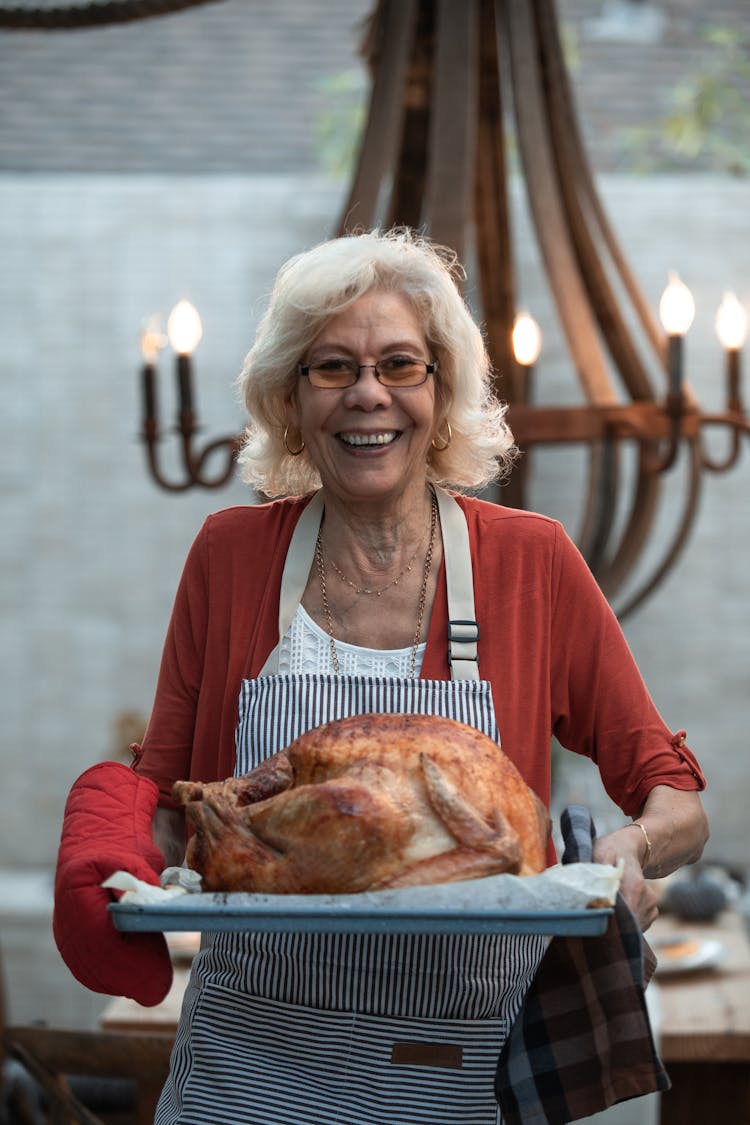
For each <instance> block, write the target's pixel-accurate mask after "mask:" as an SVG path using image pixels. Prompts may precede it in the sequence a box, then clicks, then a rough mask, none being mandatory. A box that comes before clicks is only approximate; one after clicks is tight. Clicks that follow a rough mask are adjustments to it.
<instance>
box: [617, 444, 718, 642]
mask: <svg viewBox="0 0 750 1125" xmlns="http://www.w3.org/2000/svg"><path fill="white" fill-rule="evenodd" d="M688 452H689V456H690V479H689V482H688V487H687V489H686V493H685V503H684V505H683V510H682V516H681V519H680V523H679V525H678V527H677V529H676V531H675V534H674V535H673V536H672V540H671V542H670V544H669V547H668V548H667V550H666V551H665V553H664V555H663V557H662V560H661V562H660V563H659V565H658V566H657V567H656V568H655V569H654V570H653V572H652V573H651V575H650V576H649V578H648V579H646V581H644V582H643V583H642V584H641V585H640V586H639V587H638V589H637V590H636V591H635V593H633V594H631V595H630V597H629V598H628V599H627V600H626V601H625V603H624V604H623V605H622V606H621V607H619V608H616V609H615V612H616V614H617V616H618V618H619V619H620V621H624V620H625V618H626V617H628V616H629V615H630V614H631V613H633V611H634V610H636V609H637V608H638V607H639V606H640V605H642V604H643V602H644V601H645V600H646V599H647V598H649V597H650V596H651V594H653V592H654V591H655V590H656V589H657V587H658V586H660V585H661V583H662V582H663V581H664V579H665V578H666V576H667V575H668V574H669V572H670V571H671V570H672V568H673V567H674V565H675V563H676V562H677V559H678V558H679V557H680V555H681V554H682V552H683V551H684V549H685V546H686V544H687V541H688V539H689V537H690V533H691V531H692V529H693V525H694V523H695V517H696V515H697V512H698V501H699V499H700V493H701V487H702V484H703V475H702V471H701V470H702V454H701V448H700V441H699V440H698V439H697V438H691V439H690V441H689V442H688Z"/></svg>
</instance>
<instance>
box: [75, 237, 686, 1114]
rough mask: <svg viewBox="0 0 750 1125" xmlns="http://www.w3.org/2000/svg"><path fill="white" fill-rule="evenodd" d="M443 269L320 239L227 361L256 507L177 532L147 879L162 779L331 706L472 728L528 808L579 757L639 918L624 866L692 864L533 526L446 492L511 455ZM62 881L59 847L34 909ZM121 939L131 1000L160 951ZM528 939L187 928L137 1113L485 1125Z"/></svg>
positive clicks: (554, 544)
mask: <svg viewBox="0 0 750 1125" xmlns="http://www.w3.org/2000/svg"><path fill="white" fill-rule="evenodd" d="M455 276H456V267H455V263H454V262H453V260H452V259H451V257H450V255H449V254H447V253H446V252H444V251H442V250H441V249H439V248H437V247H434V246H432V245H430V244H429V243H428V242H427V241H425V240H423V239H421V238H418V237H416V236H414V235H412V234H410V233H408V232H405V231H394V232H390V233H387V234H380V233H368V234H362V235H357V236H352V237H347V238H340V239H335V240H333V241H330V242H326V243H324V244H322V245H320V246H317V247H316V248H314V249H313V250H311V251H309V252H307V253H303V254H300V255H299V256H297V257H295V258H293V259H292V260H291V261H289V262H288V263H287V264H286V265H285V266H284V267H283V268H282V269H281V271H280V273H279V275H278V279H277V282H276V285H275V288H274V291H273V293H272V296H271V300H270V305H269V308H268V311H267V313H266V315H265V317H264V319H263V321H262V323H261V325H260V327H259V330H258V333H257V338H256V341H255V344H254V347H253V348H252V350H251V352H250V354H249V355H248V357H247V360H246V363H245V367H244V371H243V374H242V387H243V392H244V398H245V403H246V406H247V410H248V414H249V417H250V426H249V429H248V435H247V440H246V443H245V446H244V449H243V451H242V453H241V457H240V460H241V463H242V467H243V471H244V477H245V480H246V481H247V482H248V483H249V484H252V485H253V486H255V488H256V489H257V490H259V491H260V492H261V493H264V494H265V495H266V496H268V497H285V498H278V499H273V500H270V501H269V502H267V503H263V504H257V505H253V506H248V507H242V508H232V509H229V510H227V511H223V512H219V513H218V514H216V515H213V516H211V517H210V518H209V519H208V520H207V521H206V523H205V525H204V527H203V529H202V530H201V532H200V533H199V535H198V537H197V539H196V540H195V543H194V545H193V547H192V549H191V551H190V554H189V557H188V560H187V563H186V566H185V570H184V573H183V577H182V580H181V583H180V587H179V591H178V594H177V598H176V602H175V606H174V611H173V615H172V619H171V623H170V626H169V633H168V636H167V641H166V646H165V650H164V655H163V661H162V667H161V672H160V676H159V682H158V686H157V692H156V698H155V702H154V708H153V713H152V716H151V720H150V723H149V727H148V731H147V733H146V736H145V739H144V742H143V746H142V747H139V748H136V762H135V764H134V769H135V772H134V773H131V774H130V777H131V779H132V782H131V784H132V786H133V787H134V788H133V794H132V796H129V797H128V800H130V801H131V802H132V803H134V805H135V806H136V807H137V808H138V809H139V810H140V815H142V816H143V817H145V818H147V819H146V820H144V822H143V823H144V824H150V818H151V814H152V813H153V812H154V808H155V806H156V805H157V801H158V808H157V809H156V811H155V815H154V819H153V825H154V835H153V840H154V841H155V844H154V843H152V841H151V838H150V833H149V839H148V840H147V841H146V843H145V844H143V846H141V845H139V843H138V840H135V841H134V840H131V841H130V843H129V845H128V846H129V849H130V852H129V858H130V859H131V860H133V858H134V856H133V853H134V852H135V853H140V855H141V856H144V855H146V859H147V869H148V868H149V867H150V869H152V870H151V873H150V875H148V876H147V877H150V878H151V880H152V881H153V879H154V874H153V872H155V871H158V870H159V867H160V865H161V864H163V862H164V860H165V859H166V860H167V861H173V862H174V861H177V862H179V861H180V859H181V858H182V855H183V853H184V824H183V819H182V813H181V812H180V811H178V810H176V809H175V807H174V804H173V802H172V798H171V791H172V785H173V783H174V782H175V780H177V779H180V778H188V777H190V778H195V779H200V780H203V781H208V780H212V779H219V778H224V777H228V776H230V775H232V774H235V775H241V774H243V773H246V772H248V771H249V770H251V769H253V768H254V767H255V766H257V765H258V764H259V763H260V762H262V761H264V760H265V759H266V758H267V757H269V756H270V755H271V754H274V753H275V752H277V751H278V750H280V749H281V748H283V747H284V746H286V745H287V744H288V743H289V742H290V741H291V740H292V739H293V738H294V737H296V736H297V735H299V734H300V733H303V732H304V731H306V730H308V729H310V728H312V727H315V726H318V725H320V724H321V723H323V722H325V721H327V720H329V719H332V718H338V717H341V716H344V715H347V714H352V713H361V712H366V711H375V710H377V711H381V712H382V711H399V712H403V711H407V712H408V711H411V712H415V713H417V712H418V713H433V714H442V715H445V716H448V717H454V718H461V719H462V721H464V722H468V723H470V724H471V725H473V726H475V727H476V728H478V729H479V730H481V731H482V732H484V733H485V734H488V735H490V736H491V737H492V738H494V739H495V740H497V741H498V742H501V743H502V746H503V748H504V750H505V752H506V753H507V754H508V755H509V757H510V758H511V759H512V761H513V762H514V763H515V764H516V765H517V767H518V768H519V770H520V771H521V773H522V775H523V777H524V778H525V779H526V781H527V782H528V784H529V785H530V786H531V787H532V788H533V789H534V790H535V791H536V793H537V794H538V795H539V797H540V798H541V799H542V801H544V802H545V803H548V802H549V797H550V744H551V739H552V736H553V735H554V736H555V737H556V738H557V739H558V740H559V741H560V742H561V743H562V745H563V746H565V747H568V748H569V749H571V750H573V751H575V752H577V753H580V754H585V755H588V756H589V757H590V758H592V759H593V760H594V761H595V762H596V763H597V766H598V768H599V770H600V773H601V777H602V781H603V784H604V786H605V788H606V790H607V792H608V793H609V794H610V796H611V797H612V798H613V799H614V800H615V801H616V802H617V803H618V805H619V806H620V808H621V809H622V810H623V812H624V813H625V814H627V815H628V816H629V817H635V818H637V819H635V820H631V821H629V822H628V823H625V824H624V825H623V826H622V827H621V828H619V829H618V830H617V831H616V832H613V833H611V834H610V835H609V836H605V837H603V838H602V839H600V840H599V841H598V842H597V844H596V852H595V858H596V859H597V860H599V861H601V862H616V861H617V860H618V859H620V858H622V859H623V860H624V862H625V875H624V879H623V883H622V891H623V894H624V895H625V897H626V898H627V899H628V901H629V902H630V904H631V906H632V908H633V910H634V912H635V914H636V915H637V917H638V919H639V920H640V922H641V924H642V926H643V927H644V928H645V927H646V926H648V925H649V924H650V922H651V921H652V920H653V918H654V916H655V914H656V905H655V898H654V895H653V893H652V891H651V890H650V888H649V886H648V884H647V882H646V881H645V880H646V878H648V877H656V876H661V875H665V874H667V873H668V872H669V871H672V870H673V869H674V868H676V867H677V866H678V865H681V864H683V863H685V862H690V861H693V860H695V859H697V858H698V856H699V855H700V853H701V850H702V847H703V844H704V842H705V839H706V835H707V830H706V822H705V817H704V814H703V811H702V807H701V804H700V798H699V796H698V790H700V789H702V788H703V785H704V781H703V778H702V775H701V772H700V768H699V766H698V764H697V762H696V761H695V759H694V757H693V755H692V754H691V752H690V750H689V749H688V748H687V746H686V745H685V738H684V733H683V732H678V733H676V734H675V733H672V731H671V730H669V729H668V728H667V727H666V725H665V723H664V722H663V720H662V719H661V717H660V715H659V714H658V712H657V710H656V708H655V706H654V704H653V702H652V701H651V699H650V697H649V695H648V692H647V690H646V688H645V687H644V684H643V682H642V680H641V677H640V675H639V673H638V671H637V669H636V667H635V664H634V662H633V659H632V657H631V655H630V652H629V650H628V648H627V645H626V643H625V640H624V638H623V636H622V633H621V631H620V629H619V626H618V624H617V622H616V620H615V618H614V616H613V615H612V613H611V611H610V609H609V607H608V606H607V604H606V602H605V600H604V598H603V597H602V595H601V594H600V592H599V590H598V588H597V586H596V584H595V583H594V581H593V579H592V578H591V576H590V573H589V571H588V569H587V567H586V565H585V563H584V562H583V560H582V559H581V557H580V555H579V554H578V552H577V550H576V549H575V547H574V546H573V545H572V543H571V542H570V540H569V539H568V538H567V537H566V535H565V533H564V532H563V530H562V528H561V527H560V525H559V524H558V523H556V522H555V521H553V520H551V519H548V518H546V517H544V516H540V515H535V514H531V513H529V512H525V511H516V510H510V509H506V508H503V507H501V506H498V505H494V504H490V503H487V502H483V501H481V500H478V499H474V498H470V497H469V496H467V495H466V494H465V493H466V492H467V491H469V490H477V489H479V488H481V487H482V486H484V485H486V484H487V483H488V482H490V481H491V480H493V479H495V478H496V477H497V476H498V474H502V473H505V472H507V471H508V469H509V467H510V466H511V464H512V461H513V456H514V453H515V450H514V447H513V442H512V436H511V434H510V432H509V431H508V428H507V425H506V422H505V420H504V410H503V408H502V407H501V405H500V404H499V403H498V402H497V401H496V400H495V399H494V398H493V395H492V393H491V389H490V378H489V375H490V371H489V362H488V357H487V354H486V351H485V348H484V345H483V341H482V336H481V333H480V331H479V329H478V327H477V326H476V324H475V322H474V321H473V319H472V317H471V315H470V314H469V312H468V310H467V308H466V306H465V304H464V302H463V300H462V298H461V296H460V293H459V290H458V288H457V285H456V281H455ZM447 486H449V487H450V488H451V489H452V490H453V491H447V490H446V488H447ZM460 490H463V491H460ZM238 700H239V713H238ZM142 836H143V833H141V838H142ZM64 841H65V834H64ZM156 845H158V847H157V846H156ZM112 851H113V854H112V863H113V864H114V863H115V862H118V864H119V865H123V862H122V860H123V856H122V849H121V850H120V852H118V851H117V848H116V847H113V849H112ZM146 853H147V854H146ZM66 854H67V853H66ZM126 858H128V857H126ZM550 859H551V860H552V859H553V857H552V855H550ZM141 866H142V868H143V864H142V865H141ZM131 869H132V863H131ZM65 871H66V868H65V863H64V862H63V861H62V859H61V863H60V865H59V868H58V901H59V904H60V903H62V902H63V901H65V899H64V895H65V888H66V882H65ZM136 873H137V872H136ZM91 882H92V885H93V879H92V880H91ZM90 889H91V888H90ZM92 893H93V890H92ZM96 893H97V894H98V895H100V896H101V898H97V900H96V911H98V915H97V917H98V918H99V921H98V922H97V923H96V924H97V925H99V926H101V925H102V924H103V923H101V916H102V915H103V913H104V906H105V902H106V892H101V891H99V890H98V887H97V891H96ZM92 903H93V900H92ZM70 913H71V911H70V910H64V909H62V908H61V906H60V905H58V911H57V914H56V930H57V933H58V942H59V943H60V945H61V949H63V953H64V955H66V953H67V956H68V960H69V964H71V967H72V968H73V970H74V971H75V972H77V974H78V975H81V973H82V972H85V971H86V970H85V969H83V968H81V963H80V961H77V960H76V952H75V947H76V940H75V939H74V938H71V935H70V930H71V929H74V930H75V932H76V934H80V932H81V930H82V929H85V927H86V926H89V927H92V926H93V925H94V922H93V920H92V916H93V914H94V909H93V905H91V906H89V905H88V904H87V912H86V911H81V910H78V911H77V914H76V920H75V923H73V922H70V921H68V917H69V915H70ZM109 940H110V942H114V941H116V940H118V939H117V938H114V937H112V935H110V937H109ZM119 940H120V941H121V942H123V941H124V939H119ZM128 940H129V941H130V943H131V944H130V945H129V946H128V956H129V957H131V958H132V965H133V966H134V965H135V964H140V966H141V969H142V978H143V981H144V983H143V985H142V993H141V995H142V998H145V999H146V1000H147V1001H150V1002H154V999H158V998H159V995H160V992H161V991H163V985H164V979H163V975H162V977H160V976H159V974H160V972H161V973H162V974H163V964H162V959H163V956H164V954H163V950H162V949H160V948H156V947H155V946H154V944H153V941H154V940H155V939H151V938H149V939H146V938H145V936H143V935H140V938H133V937H132V936H131V937H129V939H128ZM139 940H140V944H139ZM147 940H148V941H151V944H150V945H147ZM543 948H544V942H543V939H541V938H538V937H536V936H530V937H528V938H518V937H510V938H509V937H503V936H494V935H492V936H474V935H460V936H436V935H433V936H430V937H425V936H413V935H399V936H394V935H382V934H371V935H362V934H360V935H352V936H341V935H326V934H320V935H283V934H281V935H277V934H272V935H258V934H236V933H233V934H214V935H205V936H204V942H203V947H202V950H201V952H200V953H199V954H198V956H197V958H196V961H195V964H194V967H193V973H192V980H191V985H190V987H189V990H188V993H187V996H186V1000H185V1005H184V1010H183V1016H182V1021H181V1026H180V1030H179V1032H178V1036H177V1041H176V1046H175V1053H174V1057H173V1066H172V1073H171V1076H170V1079H169V1082H168V1083H167V1086H166V1088H165V1091H164V1093H163V1096H162V1099H161V1102H160V1106H159V1110H158V1113H157V1122H158V1123H159V1125H176V1123H177V1122H198V1121H201V1122H205V1121H209V1120H210V1121H211V1122H220V1121H226V1122H237V1121H247V1122H250V1121H251V1122H259V1123H260V1122H269V1121H273V1122H276V1123H280V1122H288V1123H290V1125H299V1122H301V1121H305V1122H321V1123H323V1122H326V1123H329V1122H332V1121H334V1120H335V1121H339V1122H350V1123H354V1122H361V1121H364V1120H366V1121H368V1122H383V1123H388V1125H393V1122H394V1121H399V1122H415V1123H416V1122H427V1121H430V1122H433V1123H434V1122H438V1121H448V1120H450V1121H451V1122H455V1123H457V1122H487V1123H488V1125H489V1123H490V1122H495V1121H496V1120H498V1116H497V1115H498V1110H497V1106H496V1104H495V1102H494V1099H493V1096H492V1077H493V1073H494V1065H495V1060H496V1058H497V1054H498V1050H499V1047H500V1045H501V1043H502V1041H503V1038H504V1036H505V1034H506V1032H507V1027H508V1024H509V1022H510V1021H511V1020H512V1018H513V1016H514V1014H515V1013H516V1012H517V1010H518V1007H519V1005H520V1003H521V1000H522V997H523V994H524V992H525V990H526V988H527V986H528V983H529V981H530V980H531V979H532V977H533V975H534V972H535V970H536V968H537V966H538V963H539V960H540V957H541V955H542V952H543ZM118 956H119V957H120V963H121V964H122V963H123V962H122V957H124V956H125V954H124V952H123V951H122V950H120V951H119V953H118V954H117V955H115V952H114V947H113V954H112V957H111V958H110V959H109V965H110V967H109V970H108V971H109V976H107V977H106V980H107V981H108V982H110V985H109V987H110V988H111V982H112V979H113V978H112V973H114V972H116V968H114V967H113V966H116V964H117V963H118ZM138 958H140V961H138ZM88 971H89V972H90V969H89V970H88ZM102 974H104V975H105V976H106V971H105V969H103V968H100V970H99V977H98V978H97V984H95V985H94V987H97V986H99V987H101V984H102ZM149 974H151V975H150V976H149ZM149 981H151V986H149V983H148V982H149ZM88 983H90V980H89V982H88ZM117 983H118V984H120V986H122V980H121V979H120V978H118V980H117ZM105 987H106V984H105ZM128 987H129V988H130V989H131V992H130V994H133V991H132V989H133V986H132V984H131V985H129V986H128ZM404 1041H406V1042H414V1041H418V1042H421V1041H424V1042H433V1043H434V1042H438V1043H446V1042H449V1043H452V1044H459V1046H460V1048H461V1051H462V1052H463V1065H462V1067H461V1068H460V1069H446V1068H445V1067H438V1066H419V1065H405V1066H398V1065H393V1064H392V1050H393V1044H394V1043H398V1042H404Z"/></svg>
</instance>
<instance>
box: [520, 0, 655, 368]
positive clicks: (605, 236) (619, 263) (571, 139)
mask: <svg viewBox="0 0 750 1125" xmlns="http://www.w3.org/2000/svg"><path fill="white" fill-rule="evenodd" d="M537 13H538V20H539V24H540V26H543V27H544V28H545V34H544V44H545V53H546V59H547V65H548V66H549V68H550V70H552V71H553V72H554V73H555V75H556V78H557V81H556V85H557V91H558V96H559V105H558V107H557V110H558V113H559V118H560V121H561V122H564V123H565V124H564V131H563V132H561V133H560V134H559V137H560V139H561V140H563V139H564V142H565V145H566V146H567V147H568V150H569V152H570V154H571V158H572V159H573V160H575V162H576V164H577V165H578V167H579V171H580V180H581V186H582V188H583V191H584V194H585V205H586V208H587V209H588V210H589V211H590V216H591V219H592V220H595V221H596V223H597V225H598V228H599V231H600V233H601V236H602V240H603V243H604V245H605V246H606V247H607V250H608V251H609V254H610V257H611V259H612V262H613V264H614V265H615V267H616V269H617V272H618V274H619V276H620V278H621V280H622V283H623V286H624V287H625V290H626V292H627V294H628V297H629V298H630V301H631V303H632V306H633V310H634V311H635V313H636V315H637V317H638V320H639V322H640V324H641V327H642V329H643V331H644V333H645V335H646V336H647V338H648V340H649V341H650V343H651V346H652V348H653V350H654V352H656V353H657V355H659V356H660V357H661V361H662V363H664V362H665V361H666V341H665V339H664V333H663V332H662V330H661V328H660V326H659V323H658V321H657V319H656V317H655V316H654V313H653V310H652V308H651V306H650V305H649V303H648V301H647V300H646V297H645V295H644V293H643V290H642V289H641V286H640V285H639V283H638V281H637V280H636V278H635V275H634V274H633V272H632V270H631V269H630V266H629V265H628V262H627V261H626V259H625V256H624V254H623V252H622V249H621V247H620V243H619V241H618V239H617V238H616V236H615V234H614V231H613V229H612V225H611V223H610V221H609V218H608V217H607V214H606V211H605V209H604V206H603V204H602V202H601V197H600V196H599V193H598V192H597V190H596V186H595V183H594V177H593V175H592V172H591V165H590V162H589V160H588V157H587V154H586V148H585V145H584V143H583V138H582V135H581V130H580V126H579V118H578V113H577V110H576V107H575V96H574V91H573V84H572V82H571V80H570V77H569V74H568V70H567V67H566V65H565V58H564V53H563V49H562V44H561V42H560V35H559V31H558V30H557V26H558V23H557V16H556V13H555V4H554V0H537Z"/></svg>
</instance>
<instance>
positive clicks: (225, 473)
mask: <svg viewBox="0 0 750 1125" xmlns="http://www.w3.org/2000/svg"><path fill="white" fill-rule="evenodd" d="M241 445H242V438H240V437H234V436H229V435H228V436H227V437H221V438H216V439H215V440H214V441H211V442H209V443H208V445H206V446H205V447H204V448H203V449H202V450H201V452H200V453H199V454H198V456H197V457H195V458H193V460H192V473H193V477H194V480H195V483H196V484H197V485H200V487H201V488H221V487H222V485H225V484H226V483H227V481H228V480H229V478H230V476H231V475H232V473H233V471H234V469H235V462H236V457H237V454H238V453H239V451H240V447H241ZM220 449H221V450H225V451H226V455H227V460H226V465H225V467H224V469H223V470H222V471H221V472H220V473H218V474H217V475H216V476H215V477H208V476H205V475H204V472H203V470H204V467H205V465H206V462H207V461H208V460H209V458H210V457H212V456H213V454H214V453H216V452H217V450H220Z"/></svg>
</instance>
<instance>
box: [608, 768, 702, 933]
mask: <svg viewBox="0 0 750 1125" xmlns="http://www.w3.org/2000/svg"><path fill="white" fill-rule="evenodd" d="M637 819H638V823H637V824H636V823H631V824H625V825H623V826H622V828H618V829H616V830H615V831H614V832H610V833H609V834H608V835H607V836H602V837H601V839H599V840H595V841H594V862H595V863H609V864H613V865H616V864H617V863H618V862H619V861H620V859H623V860H624V861H625V871H624V873H623V878H622V882H621V884H620V893H621V894H622V896H623V898H624V899H625V901H626V902H627V903H628V905H629V906H630V908H631V910H632V911H633V913H634V914H635V916H636V918H637V919H638V921H639V923H640V925H641V928H642V929H644V930H645V929H647V928H648V927H649V926H650V925H651V923H652V922H653V921H654V919H655V918H656V916H657V914H658V907H657V900H656V895H655V894H654V892H653V890H652V889H651V887H650V886H649V884H648V883H647V882H646V880H647V879H661V878H663V877H664V876H665V875H669V873H670V872H671V871H675V870H676V869H677V868H678V867H682V866H683V864H685V863H695V861H696V860H698V859H700V857H701V853H702V851H703V848H704V846H705V843H706V840H707V839H708V821H707V819H706V814H705V812H704V811H703V805H702V804H701V800H700V796H699V794H698V793H697V792H696V791H694V790H690V791H687V792H684V791H682V790H680V789H671V788H670V787H669V786H667V785H657V786H656V787H655V788H654V789H652V790H651V792H650V793H649V795H648V797H647V798H646V803H645V804H644V806H643V809H642V810H641V813H640V815H639V816H638V818H637ZM639 825H642V828H641V827H639Z"/></svg>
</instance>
